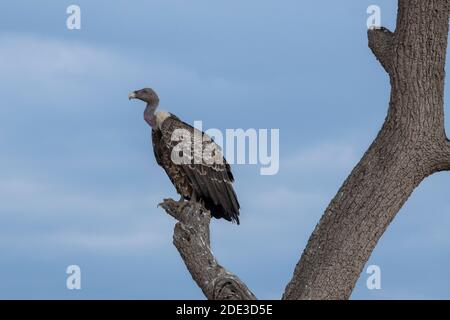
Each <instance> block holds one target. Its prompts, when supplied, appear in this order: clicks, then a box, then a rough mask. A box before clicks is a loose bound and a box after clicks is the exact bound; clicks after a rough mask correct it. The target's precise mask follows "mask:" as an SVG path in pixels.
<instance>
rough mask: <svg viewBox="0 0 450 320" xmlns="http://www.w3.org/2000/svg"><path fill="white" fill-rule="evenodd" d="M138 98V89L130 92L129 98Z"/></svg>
mask: <svg viewBox="0 0 450 320" xmlns="http://www.w3.org/2000/svg"><path fill="white" fill-rule="evenodd" d="M131 99H136V91H133V92H130V93H129V94H128V100H131Z"/></svg>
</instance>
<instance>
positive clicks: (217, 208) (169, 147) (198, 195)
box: [128, 88, 240, 224]
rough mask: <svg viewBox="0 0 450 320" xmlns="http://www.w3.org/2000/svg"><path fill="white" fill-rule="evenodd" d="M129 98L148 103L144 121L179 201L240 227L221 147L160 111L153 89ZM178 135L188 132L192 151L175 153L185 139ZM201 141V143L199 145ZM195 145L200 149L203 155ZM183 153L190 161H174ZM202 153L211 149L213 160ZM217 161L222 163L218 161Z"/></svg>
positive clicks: (134, 93)
mask: <svg viewBox="0 0 450 320" xmlns="http://www.w3.org/2000/svg"><path fill="white" fill-rule="evenodd" d="M128 98H129V99H130V100H131V99H139V100H141V101H143V102H145V103H146V104H147V106H146V108H145V111H144V119H145V121H146V122H147V123H148V124H149V125H150V127H151V131H152V144H153V151H154V155H155V158H156V162H157V163H158V165H160V166H161V167H162V168H163V169H164V171H165V172H166V174H167V175H168V176H169V179H170V181H171V182H172V184H173V185H174V187H175V189H176V191H177V192H178V193H179V194H180V195H181V198H180V200H179V201H180V202H183V201H185V200H188V201H194V202H198V203H201V204H202V205H203V206H204V207H205V208H206V209H207V210H209V211H210V212H211V215H212V216H213V217H215V218H217V219H219V218H223V219H226V220H228V221H232V222H236V223H237V224H239V208H240V205H239V201H238V199H237V196H236V193H235V191H234V189H233V185H232V183H233V181H234V178H233V174H232V173H231V168H230V165H229V164H228V163H227V162H226V160H225V158H224V157H223V155H222V152H221V150H220V147H219V146H218V145H217V144H216V143H215V142H214V141H213V140H212V139H211V138H210V137H209V136H208V135H206V134H205V133H204V132H202V131H200V130H198V129H196V128H193V127H192V126H190V125H189V124H187V123H185V122H183V121H182V120H180V119H179V118H178V117H177V116H175V115H173V114H171V113H168V112H164V111H158V112H157V111H156V108H157V107H158V105H159V97H158V95H157V94H156V92H155V91H154V90H153V89H151V88H144V89H141V90H137V91H133V92H131V93H130V94H129V95H128ZM177 132H178V133H180V132H184V133H189V135H188V136H190V139H191V141H190V142H191V143H188V144H185V146H187V148H188V149H189V150H186V149H182V150H181V152H179V150H178V149H176V150H174V148H176V147H177V144H179V143H180V140H182V138H183V137H180V139H174V137H176V136H177V134H176V133H177ZM199 138H200V139H201V140H200V143H199V144H198V142H199V141H198V140H199ZM196 143H197V146H199V145H200V146H201V149H200V152H199V149H198V147H196ZM183 150H184V151H187V152H186V154H187V155H190V157H187V159H189V161H173V154H175V155H176V154H178V155H179V156H182V154H183V152H184V151H183ZM203 150H211V152H210V153H208V154H211V155H212V157H209V158H208V157H206V158H204V157H203V156H202V155H203V154H204V152H203ZM173 151H175V152H174V153H173ZM189 151H190V152H189ZM205 154H206V153H205ZM211 159H213V160H215V161H211ZM217 159H218V160H219V161H216V160H217Z"/></svg>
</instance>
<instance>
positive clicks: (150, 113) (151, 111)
mask: <svg viewBox="0 0 450 320" xmlns="http://www.w3.org/2000/svg"><path fill="white" fill-rule="evenodd" d="M156 108H158V103H147V107H146V108H145V111H144V119H145V121H146V122H147V123H148V124H149V125H150V127H152V129H156V128H157V125H156V116H155V110H156Z"/></svg>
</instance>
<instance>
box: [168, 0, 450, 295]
mask: <svg viewBox="0 0 450 320" xmlns="http://www.w3.org/2000/svg"><path fill="white" fill-rule="evenodd" d="M449 9H450V0H426V1H424V0H399V1H398V13H397V26H396V30H395V32H390V31H389V30H387V29H385V28H380V29H372V30H369V31H368V39H369V47H370V48H371V50H372V52H373V53H374V55H375V56H376V58H377V59H378V60H379V61H380V63H381V65H382V66H383V68H384V69H385V70H386V72H387V73H388V75H389V79H390V83H391V97H390V103H389V109H388V115H387V117H386V120H385V123H384V124H383V126H382V129H381V130H380V132H379V134H378V136H377V137H376V139H375V141H374V142H373V143H372V145H371V146H370V148H369V149H368V150H367V152H366V153H365V154H364V156H363V158H362V159H361V161H360V162H359V163H358V164H357V166H356V167H355V168H354V169H353V171H352V172H351V174H350V176H349V177H348V178H347V179H346V181H345V182H344V184H343V186H342V187H341V188H340V190H339V191H338V193H337V195H336V196H335V198H334V199H333V200H332V201H331V203H330V204H329V206H328V208H327V209H326V211H325V213H324V215H323V216H322V218H321V220H320V222H319V223H318V225H317V226H316V228H315V230H314V231H313V233H312V235H311V237H310V239H309V241H308V243H307V246H306V248H305V250H304V251H303V254H302V256H301V258H300V261H299V262H298V264H297V266H296V268H295V270H294V274H293V277H292V280H291V281H290V282H289V283H288V285H287V287H286V291H285V293H284V295H283V299H348V298H349V297H350V295H351V292H352V290H353V288H354V286H355V283H356V281H357V279H358V278H359V275H360V273H361V271H362V269H363V268H364V265H365V264H366V262H367V261H368V259H369V257H370V255H371V253H372V251H373V249H374V248H375V246H376V244H377V242H378V240H379V239H380V237H381V236H382V235H383V233H384V231H386V229H387V227H388V226H389V224H390V222H391V221H392V220H393V219H394V217H395V216H396V214H397V213H398V211H399V210H400V208H401V207H402V206H403V204H404V203H405V202H406V201H407V200H408V198H409V196H410V195H411V194H412V192H413V190H414V189H415V188H416V187H417V186H418V185H419V184H420V183H421V182H422V181H423V180H424V179H425V178H426V177H428V176H429V175H431V174H433V173H436V172H439V171H444V170H450V142H449V140H448V139H447V138H446V134H445V128H444V77H445V73H444V66H445V57H446V49H447V37H448V20H449ZM163 207H164V208H165V209H166V210H167V211H168V212H169V213H170V214H172V215H173V216H175V218H177V219H178V220H179V221H180V222H179V223H178V224H177V226H176V227H175V234H174V243H175V246H176V247H177V249H178V250H179V252H180V254H181V256H182V258H183V259H184V262H185V263H186V265H187V267H188V269H189V271H190V273H191V274H192V277H193V278H194V280H195V281H196V282H197V284H198V285H199V286H200V288H202V290H203V292H204V293H205V295H206V296H207V297H208V298H210V299H217V298H220V299H226V298H238V299H254V298H255V296H254V295H253V294H252V293H251V292H250V291H249V290H248V288H247V287H246V286H245V284H243V283H242V282H241V281H240V280H239V279H238V278H237V277H236V276H234V275H230V274H229V273H228V272H227V271H225V270H224V269H223V268H222V267H221V266H220V265H218V264H217V262H216V260H215V259H214V257H213V255H212V253H211V251H210V249H209V220H210V216H209V213H207V211H206V210H204V209H203V208H202V207H201V206H198V205H197V204H193V203H188V204H187V205H185V209H180V210H177V208H176V207H174V203H172V202H168V203H166V202H165V203H164V204H163ZM183 210H184V211H183ZM178 212H183V213H182V214H179V213H178Z"/></svg>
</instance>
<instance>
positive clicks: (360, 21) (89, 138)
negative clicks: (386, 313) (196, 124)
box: [0, 0, 450, 299]
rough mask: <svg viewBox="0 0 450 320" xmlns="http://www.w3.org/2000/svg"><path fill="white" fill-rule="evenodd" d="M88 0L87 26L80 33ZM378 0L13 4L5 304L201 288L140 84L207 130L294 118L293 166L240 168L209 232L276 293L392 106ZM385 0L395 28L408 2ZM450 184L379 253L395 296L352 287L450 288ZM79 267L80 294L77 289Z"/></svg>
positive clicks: (1, 125) (286, 126)
mask: <svg viewBox="0 0 450 320" xmlns="http://www.w3.org/2000/svg"><path fill="white" fill-rule="evenodd" d="M74 3H75V4H78V5H79V6H80V7H81V10H82V29H81V30H73V31H69V30H68V29H67V28H66V24H65V21H66V18H67V15H66V8H67V6H69V5H70V4H74ZM370 4H374V2H372V1H351V2H350V1H346V2H336V1H331V0H329V1H307V2H306V1H303V2H300V1H294V0H286V1H283V2H282V3H281V2H279V1H273V0H272V1H267V0H262V1H261V0H259V1H256V0H248V1H236V0H227V1H223V0H215V1H206V0H203V1H194V0H192V1H186V0H184V1H182V0H177V1H175V0H164V1H163V0H161V1H133V2H132V3H130V1H114V2H110V1H81V0H80V1H76V2H71V1H58V2H57V3H56V2H55V1H49V0H48V1H39V2H37V1H34V2H31V1H14V2H12V1H10V2H8V3H4V4H2V13H3V14H2V19H1V20H0V96H1V99H2V102H1V108H0V154H1V156H0V164H1V168H3V170H1V171H0V261H1V263H0V298H27V299H37V298H44V299H45V298H57V299H80V298H87V299H91V298H103V299H108V298H113V299H114V298H136V299H166V298H177V299H182V298H193V299H203V295H202V293H201V291H200V290H199V289H198V288H197V287H196V285H195V284H194V283H193V281H192V280H191V278H190V275H189V274H188V272H187V271H186V269H185V266H184V264H183V263H182V261H181V259H180V257H179V255H178V252H177V251H176V249H175V248H174V247H173V245H172V243H171V242H172V241H171V238H172V231H173V226H174V221H173V220H172V218H170V217H169V216H167V215H166V214H165V213H164V212H163V211H162V210H161V209H157V208H156V205H157V203H159V202H160V201H161V199H163V198H166V197H176V194H175V191H174V189H173V187H172V185H171V184H170V182H169V181H168V179H167V177H166V176H165V174H164V173H163V171H162V170H161V169H160V168H159V167H158V166H157V165H156V164H155V161H154V159H153V153H152V150H151V146H150V140H149V134H150V133H149V128H148V126H147V125H146V124H145V123H144V121H143V119H142V111H143V108H144V106H143V105H141V104H139V103H130V102H129V101H128V99H127V94H128V92H129V91H131V90H134V89H139V88H141V87H144V86H151V87H153V88H155V89H156V90H157V92H158V93H159V96H160V98H161V106H162V108H164V109H166V110H169V111H171V112H173V113H175V114H176V115H178V116H179V117H181V118H182V119H183V120H185V121H187V122H190V123H192V122H193V121H194V120H202V121H203V125H204V128H205V129H206V128H208V127H214V128H220V129H225V128H269V129H270V128H279V129H280V153H281V155H280V156H281V158H280V163H281V165H280V171H279V173H278V174H277V175H275V176H261V175H259V167H258V166H250V165H235V166H234V167H233V171H234V173H235V177H236V183H235V188H236V191H237V193H238V196H239V199H240V202H241V206H242V211H241V216H242V218H241V222H242V223H241V225H240V226H238V227H237V226H235V225H232V224H230V223H227V222H225V221H223V220H220V221H216V220H215V221H213V225H212V246H213V250H214V253H215V255H216V257H217V258H218V260H219V262H220V263H222V264H223V265H224V266H226V267H227V268H228V269H229V270H230V271H232V272H234V273H236V274H237V275H238V276H239V277H241V278H242V279H243V280H244V281H245V282H246V283H247V284H248V286H249V287H250V288H251V289H252V290H253V291H254V293H255V294H256V295H257V296H258V297H259V298H269V299H270V298H279V297H280V296H281V294H282V292H283V291H284V287H285V285H286V284H287V282H288V281H289V279H290V278H291V276H292V272H293V270H294V266H295V264H296V262H297V261H298V259H299V257H300V253H301V252H302V250H303V248H304V246H305V244H306V241H307V239H308V237H309V235H310V233H311V232H312V230H313V228H314V226H315V225H316V223H317V222H318V220H319V218H320V216H321V215H322V213H323V211H324V209H325V208H326V206H327V204H328V203H329V201H330V200H331V198H332V197H333V196H334V194H335V193H336V191H337V189H338V188H339V186H340V185H341V183H342V182H343V180H344V179H345V177H346V176H347V175H348V173H349V172H350V170H351V169H352V167H353V166H354V165H355V164H356V163H357V161H358V160H359V159H360V157H361V156H362V154H363V153H364V151H365V150H366V148H367V147H368V146H369V144H370V143H371V141H372V140H373V138H374V137H375V135H376V133H377V132H378V130H379V128H380V126H381V124H382V122H383V120H384V117H385V115H386V110H387V105H388V99H389V90H390V88H389V83H388V77H387V75H386V74H385V72H384V70H383V69H382V68H381V66H380V65H379V64H378V63H377V61H376V60H375V58H374V57H373V55H372V54H371V52H370V50H369V49H368V48H367V38H366V19H367V14H366V8H367V7H368V5H370ZM375 4H377V5H379V6H380V7H381V9H382V24H383V25H385V26H387V27H389V28H390V29H391V30H392V29H393V28H394V26H395V14H396V5H395V1H377V2H376V3H375ZM447 87H448V86H447ZM446 89H447V88H446ZM446 94H447V97H448V89H447V90H446ZM448 102H449V101H448V98H447V99H446V104H447V105H448ZM446 110H448V108H446ZM447 124H448V122H447ZM449 187H450V174H448V173H441V174H439V175H435V176H433V177H431V178H429V179H427V180H426V181H425V182H424V183H423V184H422V185H421V186H420V187H419V188H418V189H417V190H416V192H415V193H414V194H413V196H412V197H411V199H410V200H409V201H408V203H407V204H406V205H405V207H404V208H403V209H402V210H401V212H400V213H399V214H398V216H397V217H396V219H395V220H394V222H393V223H392V224H391V226H390V228H389V229H388V231H387V232H386V233H385V234H384V235H383V237H382V238H381V240H380V242H379V244H378V246H377V247H376V249H375V251H374V252H373V255H372V257H371V259H370V261H369V264H376V265H379V266H380V268H381V272H382V278H381V281H382V284H381V285H382V289H381V290H372V291H371V290H368V289H367V288H366V286H365V282H366V279H367V275H366V274H365V273H364V272H363V274H362V277H361V278H360V281H359V282H358V284H357V286H356V289H355V291H354V293H353V296H352V298H354V299H366V298H367V299H396V298H411V299H417V298H419V299H420V298H425V299H431V298H447V299H448V298H450V273H449V272H448V265H449V264H450V233H449V232H448V230H450V202H449V200H448V190H449ZM71 264H77V265H79V266H80V267H81V270H82V289H81V290H79V291H77V290H72V291H69V290H67V289H66V286H65V284H66V276H67V275H66V274H65V270H66V267H67V266H68V265H71Z"/></svg>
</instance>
